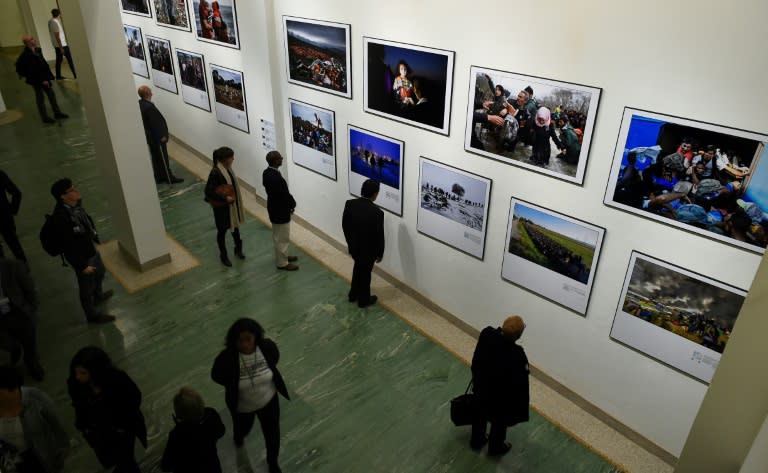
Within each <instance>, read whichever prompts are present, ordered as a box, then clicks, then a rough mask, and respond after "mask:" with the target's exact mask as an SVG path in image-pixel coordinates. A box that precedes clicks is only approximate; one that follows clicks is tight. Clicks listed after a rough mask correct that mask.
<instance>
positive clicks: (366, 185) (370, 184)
mask: <svg viewBox="0 0 768 473" xmlns="http://www.w3.org/2000/svg"><path fill="white" fill-rule="evenodd" d="M379 188H380V184H379V181H377V180H376V179H366V181H365V182H363V186H362V187H361V188H360V194H361V195H362V196H363V197H365V198H366V199H370V198H371V197H373V196H374V195H375V194H376V193H378V192H379Z"/></svg>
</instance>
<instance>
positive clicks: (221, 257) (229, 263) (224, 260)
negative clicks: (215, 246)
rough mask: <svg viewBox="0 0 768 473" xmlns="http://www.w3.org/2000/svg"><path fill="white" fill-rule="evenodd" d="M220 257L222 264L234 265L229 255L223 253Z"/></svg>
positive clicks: (229, 266)
mask: <svg viewBox="0 0 768 473" xmlns="http://www.w3.org/2000/svg"><path fill="white" fill-rule="evenodd" d="M219 259H221V264H223V265H224V266H226V267H228V268H231V267H232V262H231V261H230V260H229V257H228V256H227V255H221V256H219Z"/></svg>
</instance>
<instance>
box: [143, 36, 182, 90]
mask: <svg viewBox="0 0 768 473" xmlns="http://www.w3.org/2000/svg"><path fill="white" fill-rule="evenodd" d="M147 52H148V53H149V63H150V64H151V66H152V83H153V84H155V86H157V87H159V88H161V89H164V90H167V91H168V92H173V93H174V94H178V93H179V89H178V87H177V85H176V75H175V74H174V72H173V55H172V54H171V43H170V42H169V41H168V40H167V39H162V38H155V37H154V36H150V35H147Z"/></svg>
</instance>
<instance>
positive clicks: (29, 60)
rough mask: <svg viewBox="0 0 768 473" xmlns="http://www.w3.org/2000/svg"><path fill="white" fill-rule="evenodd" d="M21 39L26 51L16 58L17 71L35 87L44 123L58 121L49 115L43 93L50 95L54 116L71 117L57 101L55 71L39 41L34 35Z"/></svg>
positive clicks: (38, 107)
mask: <svg viewBox="0 0 768 473" xmlns="http://www.w3.org/2000/svg"><path fill="white" fill-rule="evenodd" d="M21 41H22V42H23V43H24V51H23V52H22V53H21V54H20V55H19V58H18V59H17V60H16V73H17V74H19V75H20V76H21V77H23V78H25V79H26V81H27V84H29V85H30V86H32V88H33V89H35V99H36V100H37V110H38V112H40V118H41V119H42V120H43V123H55V122H56V120H54V119H53V118H51V117H49V116H48V112H47V111H46V110H45V98H44V97H43V93H45V95H46V96H48V101H49V102H50V103H51V108H52V109H53V116H54V118H57V119H62V118H69V115H67V114H65V113H63V112H62V111H61V109H60V108H59V103H58V102H57V101H56V94H55V93H54V92H53V79H54V77H53V73H52V72H51V67H50V66H49V65H48V63H47V62H46V61H45V58H44V57H43V51H42V49H40V48H39V47H38V46H37V41H36V40H35V38H33V37H32V36H22V37H21Z"/></svg>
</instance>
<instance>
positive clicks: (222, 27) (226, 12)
mask: <svg viewBox="0 0 768 473" xmlns="http://www.w3.org/2000/svg"><path fill="white" fill-rule="evenodd" d="M192 11H193V12H194V18H195V22H194V23H195V28H194V31H195V34H196V35H197V39H199V40H200V41H205V42H207V43H213V44H218V45H220V46H226V47H228V48H235V49H240V39H239V29H238V26H237V9H236V8H235V0H192Z"/></svg>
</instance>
